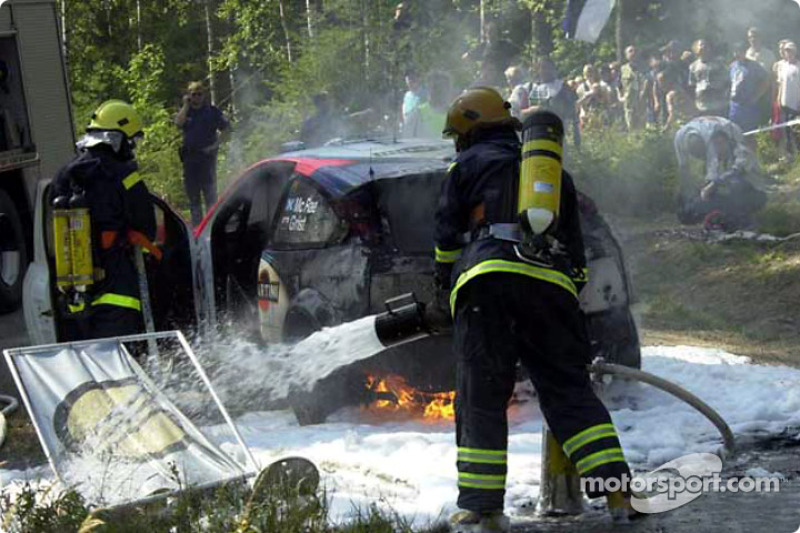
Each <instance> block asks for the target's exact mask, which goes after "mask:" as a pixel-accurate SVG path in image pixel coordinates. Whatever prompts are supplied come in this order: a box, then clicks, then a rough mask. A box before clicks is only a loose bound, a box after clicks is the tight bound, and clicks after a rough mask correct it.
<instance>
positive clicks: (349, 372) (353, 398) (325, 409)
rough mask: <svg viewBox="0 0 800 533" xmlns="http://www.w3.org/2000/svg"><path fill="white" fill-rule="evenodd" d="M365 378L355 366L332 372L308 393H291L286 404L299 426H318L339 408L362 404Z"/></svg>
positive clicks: (366, 391)
mask: <svg viewBox="0 0 800 533" xmlns="http://www.w3.org/2000/svg"><path fill="white" fill-rule="evenodd" d="M367 393H368V389H367V386H366V376H365V374H364V372H363V370H362V369H361V368H360V367H359V365H358V364H354V365H351V366H348V367H344V368H340V369H338V370H336V371H335V372H334V373H333V374H331V375H330V376H328V377H326V378H324V379H322V380H320V381H319V382H317V384H316V385H314V387H313V389H312V390H311V391H310V392H295V393H294V394H291V395H290V396H289V404H290V405H291V406H292V411H294V415H295V417H296V418H297V423H298V424H300V425H301V426H310V425H314V424H322V423H323V422H325V419H326V418H328V415H330V414H333V413H334V412H335V411H338V410H339V409H341V408H342V407H347V406H353V405H359V404H363V403H365V402H366V399H367V397H368V396H367Z"/></svg>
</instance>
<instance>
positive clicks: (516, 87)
mask: <svg viewBox="0 0 800 533" xmlns="http://www.w3.org/2000/svg"><path fill="white" fill-rule="evenodd" d="M505 74H506V81H507V82H508V89H509V91H510V93H509V97H508V103H510V104H511V114H512V115H513V116H514V117H516V118H518V119H520V120H521V119H522V110H523V109H525V108H527V107H528V105H529V102H530V97H529V95H528V88H527V87H526V85H527V84H526V83H525V70H524V69H523V68H522V67H518V66H515V67H508V68H507V69H506V72H505Z"/></svg>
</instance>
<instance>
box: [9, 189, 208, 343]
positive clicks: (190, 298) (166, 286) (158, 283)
mask: <svg viewBox="0 0 800 533" xmlns="http://www.w3.org/2000/svg"><path fill="white" fill-rule="evenodd" d="M50 187H51V185H50V182H49V181H42V182H40V183H39V186H38V188H37V193H36V206H35V216H34V239H33V241H34V247H33V249H34V254H33V261H32V262H31V264H30V266H29V268H28V271H27V273H26V275H25V282H24V285H23V313H24V315H25V324H26V327H27V329H28V334H29V335H30V338H31V342H33V343H34V344H49V343H54V342H59V341H62V340H64V339H65V338H66V337H67V332H66V322H67V316H66V313H65V312H64V311H63V304H62V303H61V302H60V298H61V297H60V295H59V293H58V290H57V289H56V286H55V283H54V279H55V276H54V275H53V272H54V270H55V259H54V257H55V255H54V251H53V231H52V224H53V223H52V208H51V205H50V201H49V199H50ZM152 200H153V204H154V209H155V215H156V221H157V232H156V239H155V244H156V245H157V246H158V247H159V249H160V250H161V251H162V254H163V255H162V259H161V260H160V261H158V260H156V258H154V257H151V255H150V254H145V264H146V268H147V278H148V284H149V288H150V290H149V293H150V301H151V308H152V313H153V318H154V322H155V327H156V330H159V331H164V330H169V329H182V330H187V329H192V328H194V327H196V326H197V324H198V323H199V317H200V308H199V305H200V304H201V302H202V292H201V291H202V287H201V286H200V285H199V284H198V283H197V282H196V281H197V279H198V276H197V273H196V271H197V256H198V254H197V251H196V244H195V240H194V237H193V235H192V231H191V229H190V227H189V225H188V224H187V222H186V221H185V220H184V219H183V218H182V217H181V216H180V215H179V214H178V213H177V211H175V210H174V209H173V208H172V207H170V206H169V205H168V204H167V203H166V202H164V201H163V200H162V199H160V198H158V197H156V196H152Z"/></svg>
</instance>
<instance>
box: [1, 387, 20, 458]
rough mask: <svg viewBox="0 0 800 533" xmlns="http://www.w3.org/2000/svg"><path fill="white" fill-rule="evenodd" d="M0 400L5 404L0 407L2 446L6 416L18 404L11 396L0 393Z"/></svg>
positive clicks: (14, 409)
mask: <svg viewBox="0 0 800 533" xmlns="http://www.w3.org/2000/svg"><path fill="white" fill-rule="evenodd" d="M0 402H3V403H5V404H6V406H5V407H3V408H2V409H0V446H3V442H4V441H5V440H6V432H7V430H6V416H8V415H10V414H11V413H13V412H14V411H16V410H17V407H18V406H19V402H17V399H16V398H14V397H13V396H5V395H3V394H0Z"/></svg>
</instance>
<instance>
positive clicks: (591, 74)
mask: <svg viewBox="0 0 800 533" xmlns="http://www.w3.org/2000/svg"><path fill="white" fill-rule="evenodd" d="M583 77H584V79H585V81H584V82H583V83H582V84H581V85H580V86H579V87H578V102H577V106H578V110H579V118H580V124H581V131H586V130H587V129H588V130H602V129H603V127H604V125H605V123H606V111H607V110H608V105H609V103H610V100H611V89H610V88H609V87H608V85H607V84H606V83H605V82H604V81H603V80H602V79H601V78H600V73H599V72H598V71H597V68H596V67H595V66H594V65H586V66H584V67H583Z"/></svg>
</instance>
